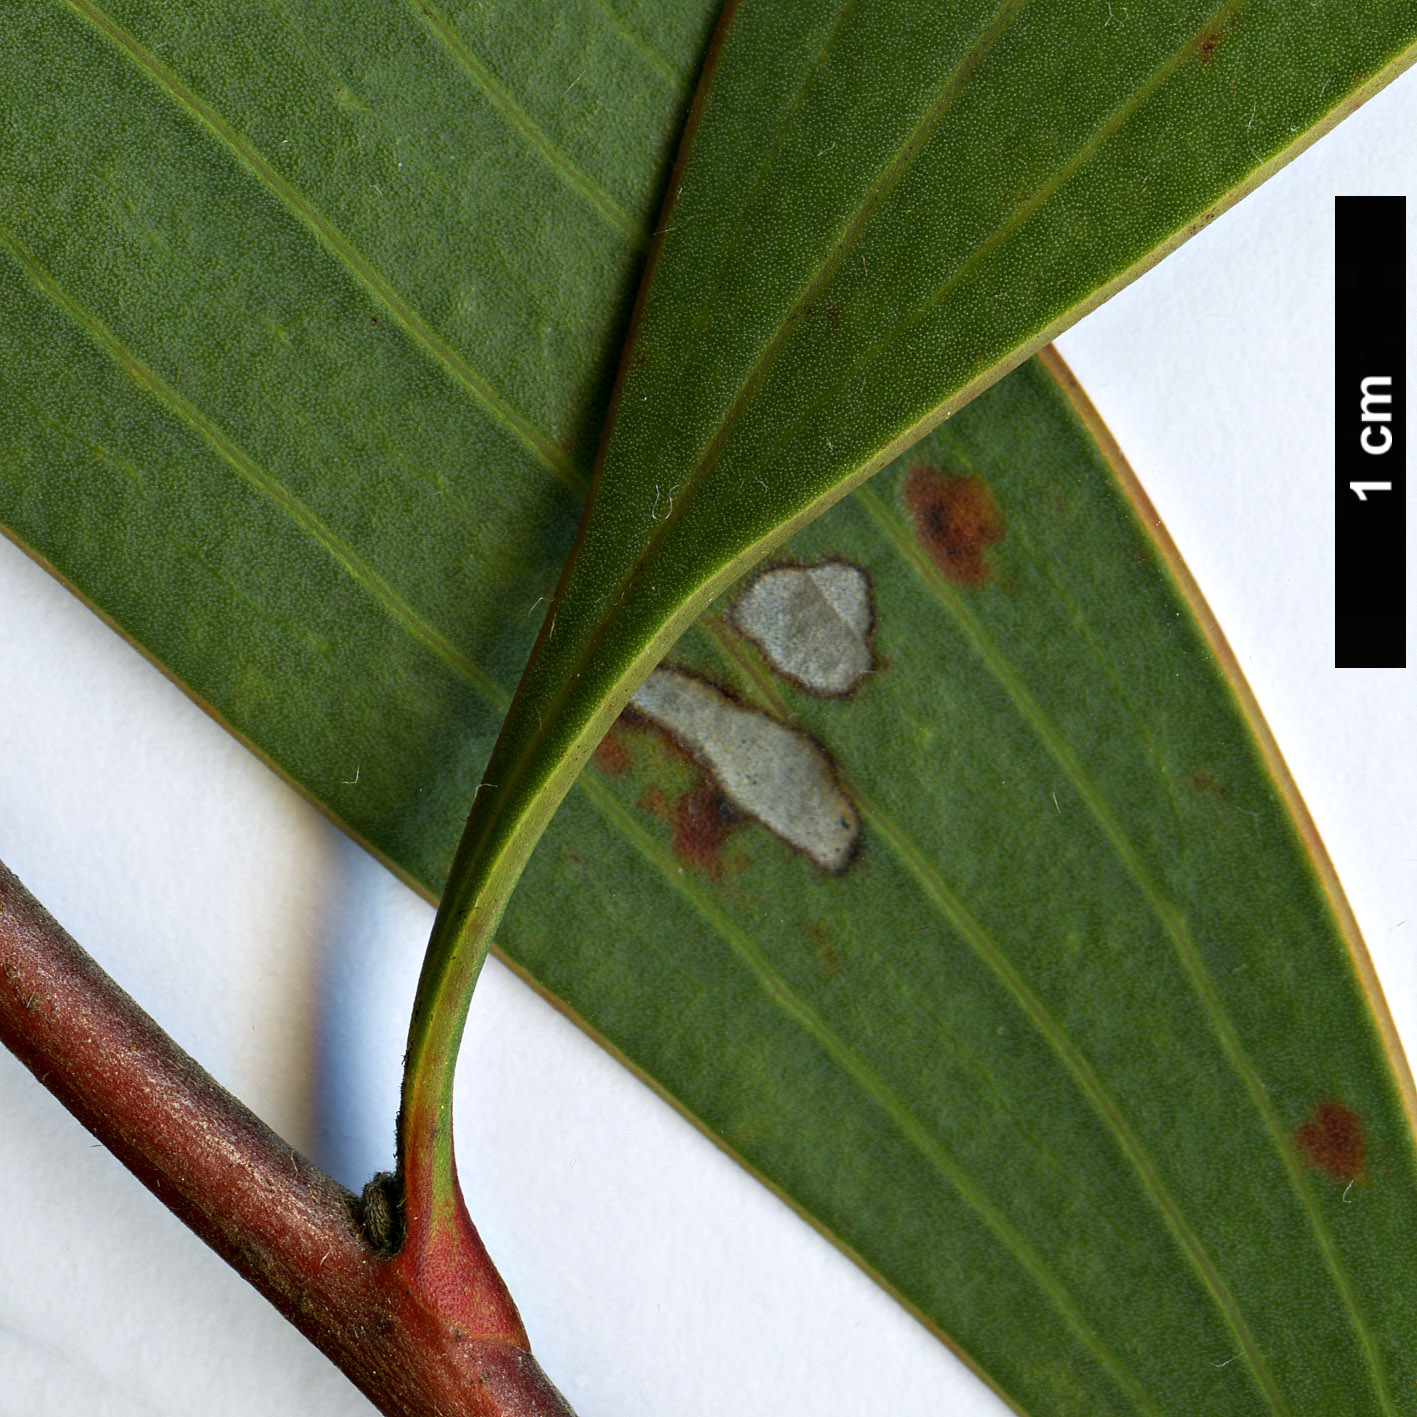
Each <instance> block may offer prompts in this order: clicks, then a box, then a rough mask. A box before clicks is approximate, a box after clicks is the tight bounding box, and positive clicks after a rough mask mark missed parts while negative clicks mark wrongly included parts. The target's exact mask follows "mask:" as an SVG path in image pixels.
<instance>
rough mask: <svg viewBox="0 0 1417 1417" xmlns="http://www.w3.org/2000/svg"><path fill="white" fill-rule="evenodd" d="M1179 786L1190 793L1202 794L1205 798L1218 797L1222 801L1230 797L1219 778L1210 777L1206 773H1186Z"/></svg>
mask: <svg viewBox="0 0 1417 1417" xmlns="http://www.w3.org/2000/svg"><path fill="white" fill-rule="evenodd" d="M1181 785H1182V786H1183V787H1188V788H1190V790H1191V791H1192V792H1200V793H1203V794H1205V795H1206V796H1207V797H1219V798H1221V799H1222V800H1224V799H1225V798H1226V797H1228V796H1229V795H1230V789H1229V788H1228V787H1227V786H1226V785H1225V784H1224V783H1223V782H1221V781H1220V779H1219V778H1216V777H1212V776H1211V775H1210V773H1208V772H1203V771H1196V772H1190V773H1187V774H1186V775H1185V777H1183V778H1182V779H1181Z"/></svg>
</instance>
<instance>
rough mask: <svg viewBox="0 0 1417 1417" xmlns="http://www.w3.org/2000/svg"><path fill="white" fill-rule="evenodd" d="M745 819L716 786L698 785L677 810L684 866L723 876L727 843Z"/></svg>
mask: <svg viewBox="0 0 1417 1417" xmlns="http://www.w3.org/2000/svg"><path fill="white" fill-rule="evenodd" d="M742 820H743V819H742V818H741V817H740V816H739V815H738V813H737V812H735V811H734V810H733V804H732V803H731V802H730V801H729V800H728V798H726V797H725V796H724V795H723V793H721V792H720V791H719V790H718V789H717V788H715V787H695V788H693V789H692V790H691V791H689V792H686V793H684V794H683V795H682V796H681V797H680V798H679V801H678V803H677V804H676V805H675V809H674V839H673V841H672V842H671V846H672V848H673V851H674V854H675V856H677V857H678V858H679V861H680V863H681V864H682V865H685V866H690V867H693V868H694V869H696V870H699V871H702V872H703V873H704V874H705V875H706V876H707V877H708V878H709V879H710V880H711V881H717V880H720V879H722V877H723V855H722V853H723V844H724V842H725V841H727V840H728V836H729V833H730V832H732V831H733V830H734V828H735V827H737V826H739V825H741V823H742Z"/></svg>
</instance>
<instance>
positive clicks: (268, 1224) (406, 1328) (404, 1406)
mask: <svg viewBox="0 0 1417 1417" xmlns="http://www.w3.org/2000/svg"><path fill="white" fill-rule="evenodd" d="M0 1041H3V1042H4V1043H5V1045H6V1046H8V1047H9V1048H10V1049H12V1050H13V1051H14V1052H15V1053H16V1054H17V1055H18V1057H19V1058H20V1060H21V1061H22V1062H23V1063H24V1064H25V1066H26V1067H28V1068H29V1069H30V1071H31V1072H32V1073H34V1075H35V1076H36V1077H37V1078H38V1079H39V1081H40V1082H42V1083H43V1084H44V1086H45V1087H47V1088H48V1089H49V1090H50V1091H51V1092H52V1093H53V1094H54V1095H55V1096H56V1097H57V1098H58V1099H59V1101H60V1102H62V1103H63V1104H64V1106H65V1107H67V1108H68V1109H69V1111H70V1112H72V1113H73V1114H74V1116H76V1117H77V1118H78V1119H79V1121H80V1122H82V1123H83V1124H84V1126H85V1127H87V1128H88V1129H89V1131H91V1132H92V1133H93V1134H94V1136H96V1137H97V1138H98V1139H99V1141H101V1142H103V1143H104V1145H105V1146H107V1147H108V1148H109V1149H110V1150H111V1151H112V1152H113V1153H114V1154H115V1155H116V1156H117V1157H118V1159H119V1160H120V1161H122V1162H123V1164H124V1165H125V1166H127V1167H128V1169H129V1170H130V1171H132V1173H133V1174H134V1175H135V1176H136V1177H137V1178H138V1179H139V1180H140V1181H141V1182H142V1183H143V1184H144V1185H145V1186H147V1187H148V1189H149V1190H150V1191H152V1192H153V1194H154V1195H156V1196H157V1197H158V1198H159V1199H160V1200H161V1201H162V1202H163V1203H164V1204H165V1205H166V1206H168V1208H169V1209H170V1210H172V1211H173V1213H174V1214H176V1215H177V1216H178V1218H179V1219H181V1220H182V1221H184V1222H185V1223H186V1224H187V1225H188V1226H190V1227H191V1229H192V1230H194V1231H195V1232H196V1233H197V1234H198V1235H199V1236H201V1238H202V1239H203V1240H205V1241H206V1242H207V1244H209V1245H210V1246H211V1247H212V1249H214V1250H215V1251H216V1252H217V1254H219V1255H220V1256H221V1257H222V1258H223V1259H224V1260H226V1261H227V1263H228V1264H230V1265H231V1266H232V1267H233V1268H234V1269H236V1271H237V1272H238V1273H239V1274H241V1275H242V1276H243V1277H244V1278H245V1279H247V1280H249V1281H250V1282H251V1283H252V1284H253V1285H255V1287H256V1288H257V1289H258V1290H260V1292H261V1293H262V1294H264V1295H265V1296H266V1298H267V1299H269V1300H270V1301H271V1303H272V1304H274V1305H275V1306H276V1308H277V1309H279V1310H280V1312H281V1313H282V1314H284V1315H285V1316H286V1318H288V1319H289V1320H290V1321H291V1323H293V1324H294V1325H295V1326H296V1328H298V1329H299V1330H300V1331H301V1332H302V1333H303V1334H304V1335H305V1336H306V1337H307V1338H308V1339H310V1341H311V1342H312V1343H314V1344H315V1345H316V1346H317V1347H318V1348H320V1349H321V1350H322V1351H323V1352H324V1353H325V1354H326V1355H327V1356H328V1357H329V1358H330V1359H332V1360H333V1361H334V1362H335V1363H336V1364H337V1365H338V1366H339V1367H340V1368H341V1369H342V1370H343V1371H344V1372H345V1373H346V1374H347V1375H348V1376H349V1378H350V1379H351V1380H352V1381H353V1382H354V1383H355V1385H356V1386H357V1387H359V1388H360V1389H361V1390H362V1391H363V1392H364V1393H365V1395H366V1396H367V1397H368V1398H369V1399H370V1400H371V1401H372V1402H373V1403H374V1404H375V1406H377V1407H378V1408H379V1410H380V1411H381V1412H384V1413H387V1414H389V1417H572V1414H571V1409H570V1407H569V1406H567V1404H566V1402H565V1400H564V1399H563V1398H562V1397H561V1396H560V1395H559V1394H558V1393H557V1392H556V1390H555V1389H554V1388H553V1387H552V1386H551V1384H550V1382H549V1381H548V1380H547V1378H546V1376H545V1375H544V1374H543V1373H542V1371H541V1369H540V1367H539V1366H538V1365H537V1363H536V1361H535V1359H533V1358H532V1356H531V1354H530V1352H528V1350H527V1344H526V1334H525V1330H524V1329H523V1328H522V1326H521V1320H520V1319H519V1318H518V1317H517V1312H516V1308H515V1306H514V1305H513V1304H512V1301H511V1298H510V1296H509V1295H508V1294H507V1290H506V1287H505V1285H504V1284H503V1283H502V1279H501V1276H500V1275H498V1273H497V1271H496V1269H495V1268H494V1267H493V1265H492V1262H491V1260H490V1259H489V1258H488V1256H487V1252H486V1250H484V1249H483V1246H482V1242H481V1241H480V1240H479V1239H478V1236H477V1232H476V1230H474V1229H473V1226H472V1223H471V1221H470V1220H468V1218H467V1214H466V1212H465V1211H464V1210H463V1209H462V1207H461V1204H459V1206H458V1217H459V1219H458V1223H457V1224H456V1225H455V1226H454V1227H452V1228H451V1229H449V1228H447V1227H442V1228H441V1229H440V1234H439V1244H438V1245H437V1246H436V1247H433V1250H432V1252H430V1247H429V1246H428V1245H427V1244H426V1243H425V1242H424V1241H423V1237H422V1236H421V1235H420V1234H419V1233H418V1227H417V1224H416V1217H415V1216H414V1215H410V1217H409V1223H410V1236H409V1239H408V1240H407V1241H406V1242H405V1244H404V1245H403V1247H402V1248H401V1250H400V1251H399V1253H398V1254H395V1255H393V1256H389V1255H386V1254H384V1253H382V1252H381V1251H380V1250H379V1249H377V1248H376V1247H375V1246H374V1245H373V1244H372V1243H371V1242H370V1240H369V1239H367V1238H366V1236H365V1235H364V1233H363V1231H362V1229H361V1227H360V1224H359V1220H358V1212H359V1202H358V1201H357V1200H356V1198H355V1197H354V1196H352V1195H351V1194H350V1193H349V1192H348V1191H346V1190H345V1189H344V1187H343V1186H341V1185H339V1184H338V1183H337V1182H335V1181H333V1180H332V1179H331V1178H330V1177H329V1176H327V1175H326V1174H325V1173H324V1172H323V1171H321V1170H320V1169H319V1167H317V1166H315V1165H313V1164H312V1163H311V1162H309V1161H307V1160H306V1159H305V1158H304V1157H303V1156H301V1155H300V1154H299V1153H298V1152H296V1151H294V1150H292V1148H291V1147H289V1146H288V1145H286V1143H285V1142H283V1141H282V1140H281V1139H280V1138H279V1137H278V1136H276V1134H275V1133H274V1132H272V1131H271V1130H270V1128H269V1127H267V1126H266V1125H265V1124H264V1123H263V1122H262V1121H261V1120H260V1118H258V1117H257V1116H255V1114H254V1113H252V1112H251V1111H250V1110H248V1109H247V1108H246V1107H243V1106H242V1105H241V1103H240V1102H238V1101H237V1100H236V1099H235V1098H234V1097H232V1096H231V1094H230V1093H228V1092H227V1091H226V1090H225V1089H224V1088H222V1087H221V1086H220V1085H219V1084H218V1083H217V1082H216V1081H215V1080H214V1079H213V1078H212V1077H211V1076H210V1075H209V1074H208V1073H206V1072H205V1071H204V1070H203V1069H202V1068H201V1067H199V1066H198V1064H197V1063H196V1062H194V1061H193V1060H192V1059H191V1058H190V1057H188V1056H187V1054H186V1053H184V1052H183V1051H182V1050H181V1049H180V1048H179V1047H178V1046H177V1045H176V1044H175V1043H174V1042H173V1041H172V1040H171V1039H170V1038H169V1037H168V1036H167V1035H166V1034H165V1033H164V1032H163V1031H162V1030H161V1029H160V1028H159V1027H158V1026H157V1024H155V1023H154V1022H153V1020H152V1019H150V1018H149V1017H148V1016H147V1014H145V1013H144V1012H143V1011H142V1010H141V1009H140V1008H139V1007H138V1006H137V1005H136V1004H135V1003H134V1002H133V1001H132V999H130V998H129V997H128V996H127V995H126V994H125V993H124V992H123V991H122V990H121V989H120V988H119V987H118V986H117V985H116V984H115V983H114V982H113V981H112V980H111V979H110V978H109V977H108V976H107V975H106V974H105V973H104V972H103V971H102V970H101V969H100V968H99V967H98V965H97V964H95V963H94V961H93V960H92V959H90V958H89V956H88V955H87V954H85V953H84V951H83V950H82V949H80V948H79V946H78V945H77V944H75V943H74V941H73V940H72V939H71V938H70V937H69V936H68V935H67V934H66V933H65V932H64V930H63V929H62V928H61V927H60V926H59V925H58V924H56V922H55V921H54V920H53V919H52V918H51V917H50V916H49V914H48V913H47V912H46V911H45V910H44V908H43V907H42V906H41V905H40V904H39V902H38V901H36V900H35V899H34V898H33V897H32V896H31V895H30V894H29V893H28V892H27V891H26V890H25V888H24V887H23V886H22V885H21V884H20V882H19V881H18V880H16V878H15V877H14V876H13V875H12V874H11V873H10V872H9V871H8V870H7V869H6V868H5V866H4V865H3V864H2V863H0Z"/></svg>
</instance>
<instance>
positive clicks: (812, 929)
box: [805, 920, 841, 979]
mask: <svg viewBox="0 0 1417 1417" xmlns="http://www.w3.org/2000/svg"><path fill="white" fill-rule="evenodd" d="M805 929H806V934H807V938H808V939H809V940H811V942H812V944H813V945H814V946H815V947H816V956H817V964H818V966H819V967H820V968H821V971H822V973H823V974H825V975H826V976H827V978H828V979H830V978H831V977H832V975H834V974H835V973H836V972H837V971H838V970H839V969H840V968H841V955H840V953H839V952H838V950H837V947H836V941H835V940H834V939H833V938H832V933H831V931H830V930H828V929H827V927H826V926H825V925H823V924H822V922H821V921H820V920H809V921H808V922H807V924H806V926H805Z"/></svg>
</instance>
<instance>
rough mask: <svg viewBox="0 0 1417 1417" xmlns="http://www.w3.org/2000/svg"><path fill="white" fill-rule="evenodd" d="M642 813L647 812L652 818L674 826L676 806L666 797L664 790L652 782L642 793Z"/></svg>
mask: <svg viewBox="0 0 1417 1417" xmlns="http://www.w3.org/2000/svg"><path fill="white" fill-rule="evenodd" d="M639 807H640V811H642V812H647V813H648V814H649V815H650V816H651V817H658V818H659V820H660V821H661V822H668V823H669V825H670V826H673V825H674V804H673V803H672V802H670V800H669V798H668V797H667V796H666V795H665V792H664V789H663V788H662V787H661V786H660V785H659V784H658V783H657V782H652V783H650V785H649V786H648V787H646V788H645V790H644V791H643V792H642V793H640V801H639Z"/></svg>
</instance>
